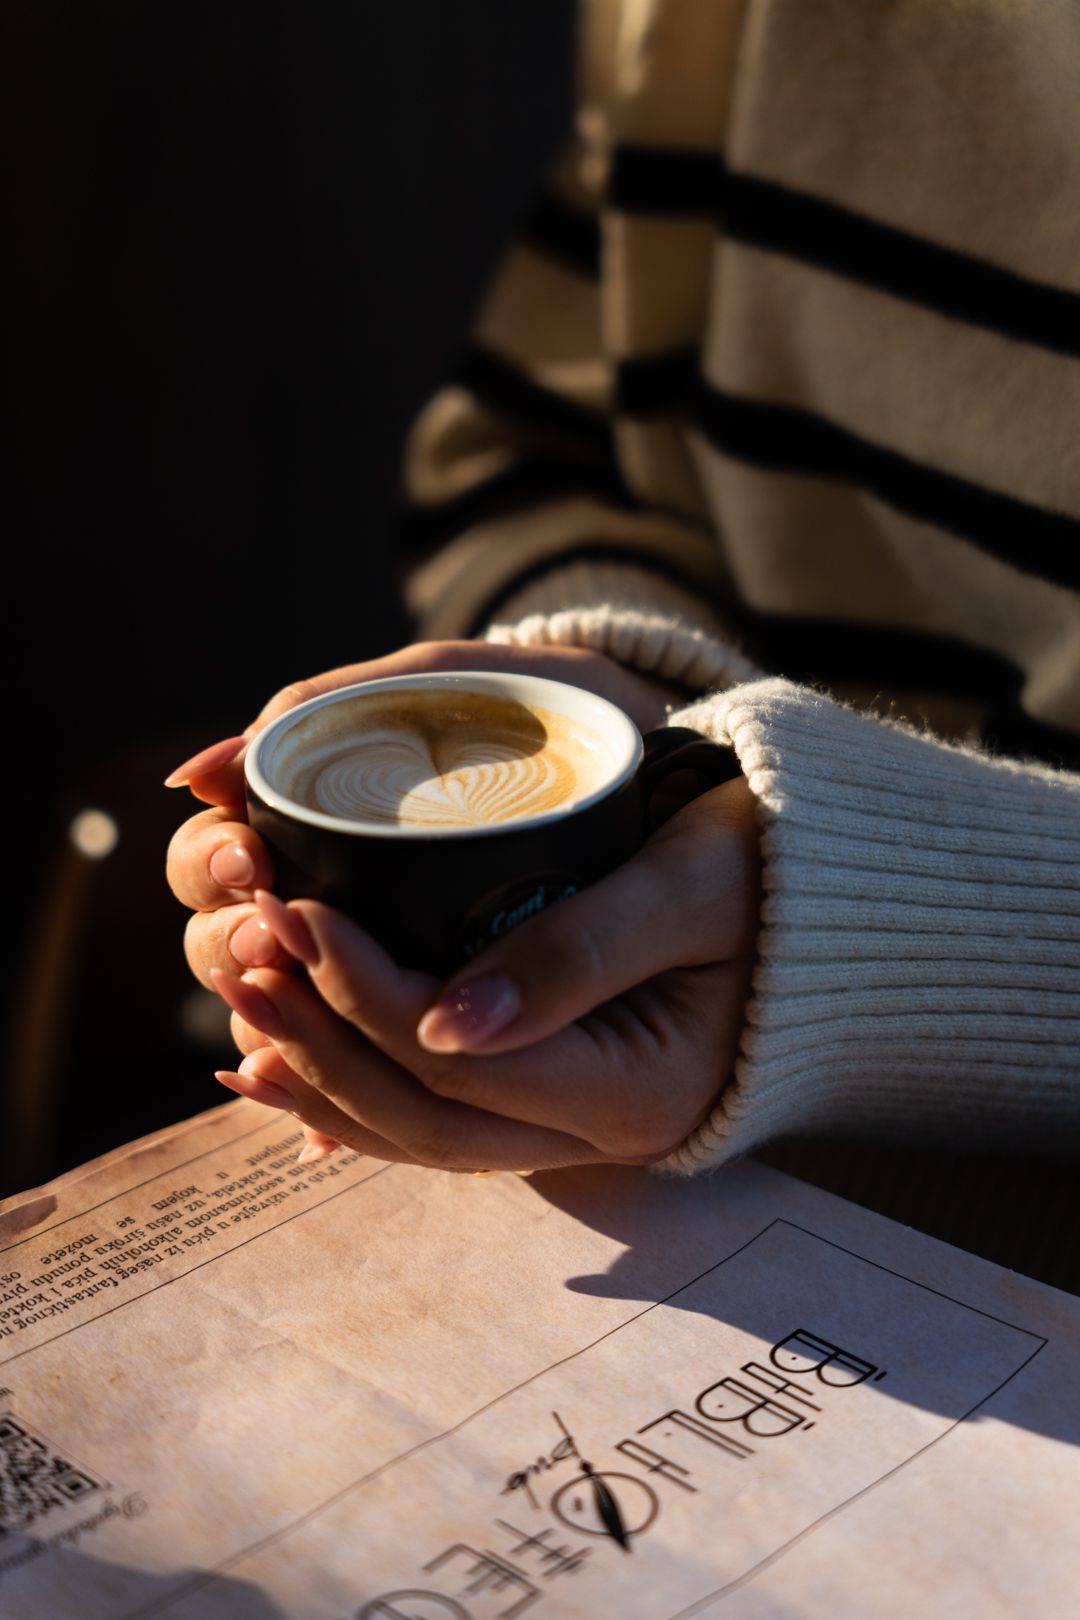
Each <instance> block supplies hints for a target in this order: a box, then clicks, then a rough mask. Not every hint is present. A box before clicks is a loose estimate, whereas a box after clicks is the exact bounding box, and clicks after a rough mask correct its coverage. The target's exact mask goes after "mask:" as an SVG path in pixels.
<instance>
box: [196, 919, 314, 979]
mask: <svg viewBox="0 0 1080 1620" xmlns="http://www.w3.org/2000/svg"><path fill="white" fill-rule="evenodd" d="M184 954H185V956H186V957H187V963H188V967H189V968H190V969H191V971H192V973H193V974H194V975H195V977H196V979H198V981H199V983H200V984H202V985H205V986H206V988H207V989H208V990H212V989H213V983H212V981H211V978H210V972H211V969H212V968H216V967H217V968H225V969H226V971H228V972H230V973H243V971H244V969H245V968H251V967H276V968H280V969H281V971H282V972H283V973H288V972H291V971H293V970H294V969H295V965H296V964H295V962H294V960H293V958H292V957H291V956H290V955H289V954H288V952H287V951H285V950H283V949H282V947H281V946H280V945H279V944H278V942H277V940H276V938H275V937H274V935H273V933H272V932H271V930H270V929H269V928H268V927H267V926H266V923H265V922H264V920H263V918H262V917H261V916H260V914H259V911H258V908H257V907H256V906H254V905H253V904H252V903H251V902H250V901H247V902H245V903H243V904H242V905H238V906H222V907H221V908H220V910H218V911H195V912H193V913H192V914H191V916H190V917H189V918H188V921H187V926H186V928H185V929H184Z"/></svg>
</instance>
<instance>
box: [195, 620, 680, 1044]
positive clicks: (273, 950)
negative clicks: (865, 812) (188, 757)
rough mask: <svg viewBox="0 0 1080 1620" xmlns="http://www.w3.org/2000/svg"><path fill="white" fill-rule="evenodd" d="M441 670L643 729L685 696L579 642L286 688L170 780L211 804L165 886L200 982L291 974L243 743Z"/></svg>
mask: <svg viewBox="0 0 1080 1620" xmlns="http://www.w3.org/2000/svg"><path fill="white" fill-rule="evenodd" d="M447 669H493V670H506V671H515V672H518V673H521V674H525V675H540V676H547V677H549V678H551V679H554V680H561V681H566V682H568V683H569V684H570V685H572V686H580V687H584V688H585V689H586V690H588V691H591V692H596V693H597V694H598V695H599V696H601V697H606V698H608V699H610V701H611V702H613V703H616V704H617V705H618V706H619V707H620V708H622V709H623V710H625V712H626V713H627V714H629V715H630V718H631V719H632V720H634V721H635V723H636V724H637V725H638V726H639V728H640V729H641V730H642V731H648V730H650V729H651V728H652V727H653V726H656V725H659V724H661V723H662V721H663V719H664V711H665V706H666V704H667V703H668V702H678V701H682V700H685V698H686V695H687V694H685V693H683V692H681V691H680V690H679V689H677V688H675V687H668V686H665V685H663V684H662V683H661V682H659V681H656V680H653V679H651V678H650V677H647V676H644V675H638V674H635V673H634V672H633V671H632V670H628V669H624V668H623V666H622V665H620V664H616V663H615V662H614V661H613V660H612V659H610V658H607V657H605V656H604V655H603V654H602V653H595V652H591V651H589V650H587V649H584V648H578V647H538V648H532V647H518V646H504V645H499V644H496V643H493V642H486V641H432V642H415V643H413V644H412V645H411V646H408V647H403V648H401V649H400V650H399V651H397V652H394V653H390V654H389V655H388V656H387V657H385V658H377V659H373V660H371V661H370V662H368V663H363V664H350V665H347V666H345V667H344V668H342V669H334V670H330V671H328V672H327V673H326V674H323V675H316V676H314V677H313V678H312V679H311V680H304V681H296V682H294V683H293V684H292V685H290V686H286V687H284V688H283V689H282V691H280V692H278V693H277V694H276V696H275V697H273V698H271V700H270V702H269V703H267V704H266V706H265V708H264V709H263V710H262V712H261V713H260V714H259V716H258V718H257V719H256V720H255V721H254V722H253V723H252V724H251V725H250V726H249V727H248V728H247V730H246V731H245V732H244V734H243V737H242V738H236V739H234V740H233V741H234V743H235V746H234V747H233V748H232V749H231V750H230V749H229V747H228V746H227V745H226V744H221V745H218V747H217V748H216V749H210V750H207V753H208V754H209V755H210V756H211V757H210V759H209V761H208V762H201V761H202V756H196V760H195V761H193V762H189V764H194V765H195V766H196V769H194V770H188V768H187V767H183V766H182V767H181V768H180V770H179V771H177V772H174V775H173V777H172V778H170V782H172V783H173V785H175V786H182V785H186V786H188V787H189V788H190V789H191V791H192V793H193V794H194V795H195V797H196V798H197V799H201V800H202V801H203V803H204V804H206V805H208V806H209V808H208V809H206V810H202V811H200V812H199V814H198V815H195V816H192V817H191V818H190V820H188V821H185V822H184V823H183V825H182V826H181V827H180V828H179V829H178V830H177V832H176V833H175V835H174V837H173V839H172V842H171V843H170V845H169V854H168V861H167V874H168V880H169V885H170V887H171V888H172V891H173V893H174V894H175V895H176V897H177V899H178V900H179V901H180V902H181V904H183V905H185V906H187V907H189V908H190V910H191V912H192V916H191V918H190V920H189V922H188V925H187V930H186V933H185V937H184V948H185V952H186V954H187V960H188V964H189V966H190V968H191V971H192V972H193V973H194V975H195V977H196V978H197V979H198V981H199V983H200V984H202V985H205V986H206V987H207V988H208V989H212V988H213V984H212V981H211V977H210V975H211V971H212V970H213V969H215V968H220V969H223V970H224V971H225V972H227V973H232V974H237V973H242V972H244V971H246V970H247V969H248V968H252V967H274V968H279V969H281V970H282V971H284V972H288V971H292V970H294V969H295V965H296V964H295V962H294V960H293V959H292V958H291V957H289V956H287V954H286V953H285V952H284V951H282V950H281V948H280V946H279V945H278V944H277V941H276V940H275V939H274V936H273V934H271V933H270V931H269V930H268V929H267V927H266V925H265V924H264V923H263V921H262V919H261V917H260V916H259V914H258V910H257V908H256V906H255V903H254V892H255V890H256V889H273V887H274V867H273V861H272V859H271V855H270V851H269V850H268V849H267V847H266V845H265V844H264V843H263V841H262V840H261V839H260V838H259V837H258V835H257V834H256V833H255V832H253V831H252V829H251V827H249V826H248V823H247V813H246V810H245V806H244V775H243V756H244V751H245V748H246V745H247V743H248V742H250V741H251V739H252V738H253V737H254V736H255V735H256V734H257V733H258V732H260V731H261V730H262V729H263V728H264V727H265V726H267V725H269V724H270V723H271V721H273V720H276V719H277V718H278V716H279V715H282V714H285V713H286V712H287V711H288V710H289V709H293V708H295V707H296V705H297V704H299V703H306V702H307V701H308V699H309V698H313V697H317V696H319V695H320V694H321V693H324V692H332V691H336V690H337V689H338V688H339V687H342V686H351V685H353V684H354V683H356V682H359V681H374V680H379V679H382V678H384V677H387V676H392V675H413V674H424V673H428V672H431V671H434V670H447ZM222 755H224V756H225V761H224V763H222V759H221V756H222ZM200 762H201V763H200ZM176 778H178V780H174V779H176ZM232 1032H233V1038H234V1039H235V1041H236V1044H237V1046H238V1047H239V1049H240V1051H241V1052H243V1053H244V1054H245V1055H246V1054H247V1053H249V1052H253V1051H255V1050H257V1049H258V1048H260V1047H262V1046H264V1045H265V1044H266V1041H265V1037H264V1036H262V1035H260V1034H259V1033H258V1032H257V1031H255V1030H254V1029H252V1028H251V1026H250V1025H248V1024H245V1023H243V1022H242V1021H241V1020H240V1019H238V1018H236V1017H235V1016H234V1017H233V1020H232Z"/></svg>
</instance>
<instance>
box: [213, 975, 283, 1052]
mask: <svg viewBox="0 0 1080 1620" xmlns="http://www.w3.org/2000/svg"><path fill="white" fill-rule="evenodd" d="M210 982H211V983H212V984H213V986H214V989H215V990H216V991H217V993H218V995H219V996H220V997H221V999H222V1001H224V1002H225V1003H226V1005H227V1006H229V1007H231V1008H232V1010H233V1012H234V1013H236V1014H237V1015H238V1016H239V1017H240V1018H242V1019H243V1020H244V1023H245V1024H250V1025H251V1026H252V1028H253V1029H257V1030H259V1031H261V1033H262V1034H263V1035H269V1037H270V1039H271V1040H272V1041H277V1040H280V1039H281V1037H282V1036H283V1035H284V1033H285V1025H284V1023H283V1022H282V1018H281V1014H280V1013H279V1012H278V1010H277V1008H276V1007H275V1006H274V1003H273V1002H272V1001H271V1000H270V998H269V996H266V995H264V994H263V992H262V991H261V990H260V989H259V987H258V985H257V984H249V983H248V981H247V979H236V978H234V977H233V975H232V974H231V973H226V972H225V970H224V968H211V969H210Z"/></svg>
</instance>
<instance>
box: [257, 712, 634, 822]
mask: <svg viewBox="0 0 1080 1620" xmlns="http://www.w3.org/2000/svg"><path fill="white" fill-rule="evenodd" d="M613 769H614V760H613V755H612V750H611V747H610V745H609V743H608V742H607V741H606V739H605V738H604V737H603V736H601V735H600V733H599V732H597V731H594V730H593V729H592V727H590V726H588V725H586V724H585V723H583V722H582V721H581V720H578V719H573V718H571V717H569V716H567V715H562V714H556V713H554V712H552V711H550V710H548V709H543V708H538V707H533V706H532V705H528V706H527V705H525V704H523V703H518V702H516V701H515V700H514V699H511V698H503V697H495V696H491V695H489V694H485V693H473V692H467V691H465V692H462V691H453V692H449V691H438V690H430V691H418V692H416V691H414V692H400V691H399V692H392V693H388V694H387V695H386V696H381V695H379V694H372V695H371V696H370V697H365V696H363V695H362V694H361V695H358V696H357V697H355V698H352V699H350V700H349V701H348V702H343V703H339V704H332V705H327V706H326V707H325V708H322V709H319V710H316V711H315V712H314V713H313V714H312V715H311V716H309V717H308V718H307V720H305V721H304V722H302V723H301V724H300V725H298V726H297V727H296V728H295V730H294V731H293V732H290V733H289V734H288V738H287V746H286V749H285V752H284V756H283V757H282V759H281V761H280V763H279V765H278V767H277V774H278V783H279V786H280V789H281V791H282V792H284V793H285V794H287V795H288V797H289V798H290V799H292V800H294V801H295V802H297V803H300V804H303V805H306V806H307V807H308V808H310V809H312V810H318V811H321V812H323V813H324V814H326V815H332V816H338V817H341V818H343V819H346V820H353V821H365V822H377V823H382V824H387V823H393V824H397V825H404V826H412V827H430V828H431V829H432V830H437V829H439V828H447V827H486V826H494V825H498V824H501V823H503V822H511V821H520V820H523V819H527V818H529V817H533V816H539V815H546V814H549V813H550V812H551V811H553V810H558V809H562V808H566V807H569V806H571V805H573V804H576V803H577V802H578V801H579V800H580V799H583V798H586V797H588V795H590V794H591V793H594V792H595V791H596V790H597V789H598V788H600V787H602V786H603V784H604V783H605V782H606V781H607V780H608V779H609V778H610V776H611V775H612V772H613Z"/></svg>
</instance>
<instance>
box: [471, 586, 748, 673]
mask: <svg viewBox="0 0 1080 1620" xmlns="http://www.w3.org/2000/svg"><path fill="white" fill-rule="evenodd" d="M485 640H488V641H497V642H502V643H504V644H505V643H513V644H514V645H517V646H526V647H544V646H562V647H590V648H592V650H593V651H594V652H601V653H606V654H607V656H608V657H609V658H613V659H615V660H616V662H618V663H620V664H625V665H627V666H628V667H629V668H631V669H636V670H640V671H641V672H642V673H643V674H647V675H655V676H656V677H657V678H658V679H660V680H664V681H671V682H673V683H675V684H677V685H682V686H685V687H686V688H687V689H688V690H689V691H692V692H704V691H708V690H710V689H712V688H713V687H718V686H731V685H734V684H736V683H738V682H742V681H748V680H753V679H754V678H755V676H756V675H758V674H759V673H760V672H759V670H758V669H757V666H756V665H755V664H753V663H752V662H751V660H750V659H749V658H747V657H746V655H745V654H744V653H743V652H741V650H740V649H739V647H738V645H737V644H736V642H735V641H734V640H733V639H731V638H729V637H728V636H727V634H726V632H725V631H724V630H723V628H722V626H721V623H720V620H719V619H718V618H717V616H716V614H715V613H714V612H713V611H712V609H711V608H710V607H709V605H708V603H707V602H705V601H704V599H703V598H701V597H699V596H697V595H695V594H694V593H693V592H692V591H690V590H688V589H685V588H683V587H681V586H679V585H677V584H675V583H674V582H673V581H672V580H669V579H667V578H665V577H664V575H662V574H660V573H657V572H654V571H652V570H650V569H648V568H639V567H637V566H636V565H635V564H633V563H626V562H622V561H619V562H606V561H604V560H602V559H601V560H590V561H581V562H575V563H569V564H566V565H565V566H563V567H560V568H553V569H552V570H551V572H550V573H547V574H543V575H541V576H540V578H539V579H535V580H532V581H530V583H529V584H528V585H527V586H525V587H524V588H523V589H522V590H521V591H518V592H517V593H515V595H514V596H512V597H510V598H508V599H507V600H506V601H505V602H504V603H503V605H502V606H501V607H500V609H499V612H498V617H497V619H496V620H495V622H494V623H493V624H492V625H490V626H489V627H488V629H487V631H486V633H485Z"/></svg>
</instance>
